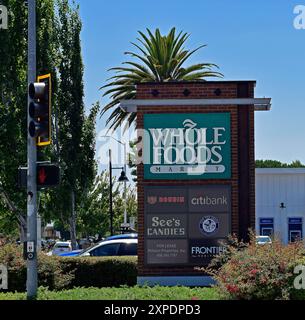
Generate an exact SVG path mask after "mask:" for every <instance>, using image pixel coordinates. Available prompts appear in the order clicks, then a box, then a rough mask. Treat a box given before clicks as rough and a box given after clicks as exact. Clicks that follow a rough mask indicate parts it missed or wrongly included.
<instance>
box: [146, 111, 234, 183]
mask: <svg viewBox="0 0 305 320" xmlns="http://www.w3.org/2000/svg"><path fill="white" fill-rule="evenodd" d="M230 119H231V118H230V114H229V113H219V114H216V113H214V114H213V113H211V114H171V115H164V114H148V115H145V116H144V127H145V131H144V135H145V137H144V149H145V150H144V164H145V166H146V167H145V177H146V178H157V179H160V178H161V179H172V178H174V179H176V178H177V179H178V178H179V177H180V178H181V177H182V178H186V179H187V176H198V178H200V176H201V177H204V178H221V177H222V178H230V177H231V121H230ZM148 150H149V152H148ZM189 179H192V178H191V177H190V178H189Z"/></svg>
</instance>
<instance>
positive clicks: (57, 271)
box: [0, 244, 137, 292]
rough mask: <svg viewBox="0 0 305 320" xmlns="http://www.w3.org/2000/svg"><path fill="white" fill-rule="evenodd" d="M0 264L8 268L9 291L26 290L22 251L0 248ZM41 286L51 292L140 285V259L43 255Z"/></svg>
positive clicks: (40, 270) (41, 260)
mask: <svg viewBox="0 0 305 320" xmlns="http://www.w3.org/2000/svg"><path fill="white" fill-rule="evenodd" d="M0 264H4V265H6V266H7V267H8V286H9V288H8V291H9V292H15V291H16V292H24V291H25V289H26V262H25V261H24V260H23V254H22V248H21V247H20V246H16V245H12V244H9V245H5V246H1V247H0ZM38 280H39V286H42V287H47V288H49V290H56V291H58V290H63V289H71V288H74V287H97V288H103V287H108V286H109V287H118V286H121V285H129V286H131V285H135V284H136V282H137V258H136V257H109V258H59V257H48V256H46V255H45V254H39V259H38Z"/></svg>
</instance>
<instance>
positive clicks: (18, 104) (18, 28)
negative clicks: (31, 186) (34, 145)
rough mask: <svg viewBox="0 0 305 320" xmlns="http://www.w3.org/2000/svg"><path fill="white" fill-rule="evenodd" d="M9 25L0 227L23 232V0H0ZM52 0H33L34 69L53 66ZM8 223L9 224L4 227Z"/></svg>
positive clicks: (0, 41) (0, 123)
mask: <svg viewBox="0 0 305 320" xmlns="http://www.w3.org/2000/svg"><path fill="white" fill-rule="evenodd" d="M1 3H2V4H3V5H5V6H6V7H7V8H8V10H9V28H8V30H1V32H0V221H1V222H0V227H2V228H3V230H4V231H5V232H8V233H13V234H15V233H16V231H17V230H18V225H19V227H20V229H21V237H22V238H23V239H24V238H25V234H26V220H25V217H26V194H25V192H24V191H22V190H18V188H17V181H16V174H17V168H18V166H20V165H25V164H26V160H27V155H26V152H27V148H26V135H27V129H26V128H27V107H26V106H27V8H26V6H25V3H24V1H19V0H3V1H1ZM54 37H55V30H54V1H53V0H38V1H37V42H38V46H37V57H38V59H37V71H38V73H40V74H41V73H44V72H45V71H46V70H47V71H48V72H50V71H53V70H54V69H55V64H56V56H55V49H54V48H55V44H54V41H53V40H54ZM8 226H9V227H8Z"/></svg>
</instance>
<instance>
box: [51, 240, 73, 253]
mask: <svg viewBox="0 0 305 320" xmlns="http://www.w3.org/2000/svg"><path fill="white" fill-rule="evenodd" d="M70 251H72V245H71V242H70V241H65V242H62V241H58V242H56V243H55V245H54V247H53V249H52V251H51V252H49V253H48V256H59V255H61V254H63V253H65V252H70Z"/></svg>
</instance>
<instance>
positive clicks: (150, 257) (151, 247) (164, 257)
mask: <svg viewBox="0 0 305 320" xmlns="http://www.w3.org/2000/svg"><path fill="white" fill-rule="evenodd" d="M146 262H147V264H149V265H158V266H159V265H185V264H187V263H188V241H187V240H181V239H179V240H147V242H146Z"/></svg>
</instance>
